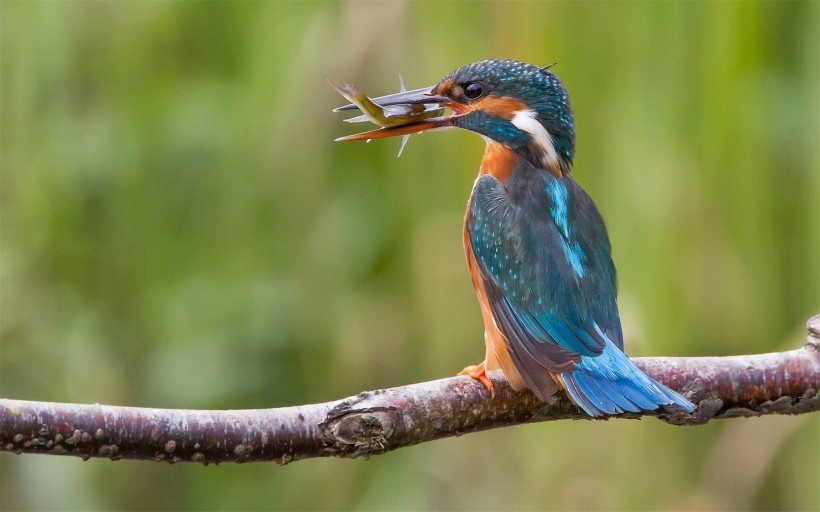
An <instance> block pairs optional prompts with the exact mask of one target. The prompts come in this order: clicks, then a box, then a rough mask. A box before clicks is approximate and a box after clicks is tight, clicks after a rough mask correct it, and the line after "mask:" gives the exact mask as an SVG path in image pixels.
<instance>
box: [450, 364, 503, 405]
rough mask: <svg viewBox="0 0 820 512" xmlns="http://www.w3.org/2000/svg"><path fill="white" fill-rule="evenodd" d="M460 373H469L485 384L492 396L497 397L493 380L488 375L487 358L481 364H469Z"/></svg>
mask: <svg viewBox="0 0 820 512" xmlns="http://www.w3.org/2000/svg"><path fill="white" fill-rule="evenodd" d="M458 374H459V375H468V376H470V377H472V378H474V379H475V380H477V381H479V382H481V383H482V384H484V387H485V388H487V391H489V392H490V397H492V398H495V389H493V383H492V381H491V380H490V379H489V378H488V377H487V360H486V359H485V360H484V361H481V362H480V363H479V364H476V365H473V366H468V367H467V368H464V369H463V370H461V371H460V372H459V373H458Z"/></svg>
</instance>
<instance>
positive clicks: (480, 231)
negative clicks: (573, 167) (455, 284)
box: [467, 173, 623, 389]
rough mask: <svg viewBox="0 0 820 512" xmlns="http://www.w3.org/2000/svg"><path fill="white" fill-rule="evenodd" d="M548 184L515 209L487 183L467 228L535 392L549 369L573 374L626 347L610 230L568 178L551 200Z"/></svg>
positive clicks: (515, 355) (500, 320) (498, 187)
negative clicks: (586, 360) (611, 347)
mask: <svg viewBox="0 0 820 512" xmlns="http://www.w3.org/2000/svg"><path fill="white" fill-rule="evenodd" d="M541 174H543V175H544V178H543V180H544V181H543V184H542V183H536V184H535V185H534V186H533V187H534V188H533V190H529V191H524V193H523V194H521V197H516V200H515V201H514V200H513V199H512V198H511V197H510V196H509V194H508V192H507V190H506V189H505V187H504V185H502V184H501V183H500V182H499V181H498V180H497V179H496V178H495V177H493V176H491V175H484V176H482V177H480V178H479V179H478V180H477V181H476V185H475V188H474V189H473V196H472V199H471V202H470V207H469V216H468V219H467V227H468V232H469V236H470V248H471V250H472V251H473V254H474V255H475V259H476V262H477V266H478V269H479V272H480V274H481V278H482V280H483V282H484V285H485V288H486V290H487V297H488V300H489V302H490V308H491V310H492V312H493V315H494V317H495V321H496V324H497V325H498V327H499V329H500V330H501V332H502V333H503V334H504V335H505V337H506V338H507V340H508V348H509V351H510V356H511V357H512V359H513V361H514V363H515V365H516V367H517V368H518V370H519V371H520V372H521V374H522V377H523V378H524V381H525V382H526V383H527V385H528V387H530V388H531V389H533V386H532V385H531V384H533V383H534V382H535V380H537V378H535V377H532V376H533V375H535V374H537V373H541V374H543V373H544V369H547V370H550V371H552V372H555V373H563V372H569V371H572V370H573V369H574V368H575V364H576V363H578V362H579V361H580V356H581V355H584V356H595V355H598V354H600V353H601V352H602V351H603V349H604V346H605V344H606V340H607V339H609V340H610V341H612V343H614V344H616V345H618V346H619V348H620V347H622V343H623V342H622V336H621V328H620V321H619V319H618V311H617V305H616V299H615V288H616V284H615V270H614V266H613V265H612V260H611V257H610V248H609V242H608V239H607V237H606V231H605V228H604V224H603V220H602V219H601V217H600V215H599V214H598V211H597V209H595V207H594V204H592V201H591V200H590V199H589V197H588V196H587V195H586V193H585V192H584V191H583V190H582V189H581V188H580V187H579V186H578V185H577V184H575V182H574V181H572V179H571V178H570V177H565V178H563V179H562V180H560V183H558V185H560V186H562V187H563V189H557V192H555V193H553V192H554V191H552V190H551V189H550V187H556V186H557V185H555V184H552V182H550V181H549V180H555V178H553V177H551V176H548V173H541ZM582 224H583V225H582Z"/></svg>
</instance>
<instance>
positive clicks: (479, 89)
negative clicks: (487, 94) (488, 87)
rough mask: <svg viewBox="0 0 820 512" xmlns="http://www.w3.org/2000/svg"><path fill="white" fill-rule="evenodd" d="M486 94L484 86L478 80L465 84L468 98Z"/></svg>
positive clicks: (471, 98)
mask: <svg viewBox="0 0 820 512" xmlns="http://www.w3.org/2000/svg"><path fill="white" fill-rule="evenodd" d="M482 94H484V86H483V85H481V84H480V83H478V82H472V83H469V84H467V85H465V86H464V96H466V97H467V99H468V100H474V99H476V98H479V97H480V96H481V95H482Z"/></svg>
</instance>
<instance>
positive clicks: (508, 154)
mask: <svg viewBox="0 0 820 512" xmlns="http://www.w3.org/2000/svg"><path fill="white" fill-rule="evenodd" d="M520 158H521V157H519V156H518V155H517V154H516V153H515V151H513V150H512V149H510V148H508V147H507V146H504V145H503V144H499V143H497V142H490V143H489V144H487V150H486V151H485V152H484V159H483V160H482V161H481V167H480V169H479V176H482V175H484V174H489V175H491V176H494V177H495V179H497V180H498V181H500V182H501V183H504V182H505V181H507V179H508V178H509V177H510V175H511V174H512V173H513V171H515V170H516V168H518V165H519V163H520Z"/></svg>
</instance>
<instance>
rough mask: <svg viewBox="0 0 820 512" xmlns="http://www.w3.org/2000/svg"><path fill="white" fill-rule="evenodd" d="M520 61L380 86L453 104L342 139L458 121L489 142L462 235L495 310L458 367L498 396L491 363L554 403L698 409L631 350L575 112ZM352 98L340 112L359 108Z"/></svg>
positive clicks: (422, 101)
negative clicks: (470, 358)
mask: <svg viewBox="0 0 820 512" xmlns="http://www.w3.org/2000/svg"><path fill="white" fill-rule="evenodd" d="M550 68H551V66H546V67H542V66H537V65H533V64H527V63H524V62H520V61H516V60H508V59H496V60H484V61H479V62H474V63H472V64H468V65H466V66H463V67H460V68H458V69H456V70H454V71H452V72H451V73H449V74H447V75H446V76H445V77H444V78H442V79H441V80H440V81H439V82H438V83H437V84H436V85H434V86H432V87H425V88H421V89H416V90H413V91H403V92H400V93H397V94H392V95H388V96H382V97H380V98H374V99H373V100H372V101H373V102H374V103H375V104H376V105H378V106H380V107H385V106H389V105H415V106H419V105H424V106H425V108H426V109H429V110H433V108H434V107H445V108H448V109H450V110H451V112H452V114H450V115H442V116H437V117H433V118H426V119H423V120H410V122H408V123H406V124H399V125H394V126H383V127H381V128H379V129H375V130H372V131H369V132H364V133H359V134H355V135H349V136H346V137H341V138H339V139H337V140H370V139H376V138H384V137H392V136H398V135H402V136H406V135H410V134H414V133H420V132H425V131H432V130H439V129H444V128H460V129H463V130H468V131H471V132H474V133H476V134H478V135H480V136H481V137H482V138H484V140H485V141H486V149H485V151H484V157H483V159H482V161H481V165H480V167H479V171H478V177H477V178H476V180H475V183H474V185H473V189H472V193H471V194H470V198H469V201H468V203H467V211H466V213H465V216H464V229H463V241H464V251H465V255H466V258H467V265H468V268H469V271H470V276H471V279H472V284H473V286H474V288H475V291H476V295H477V297H478V301H479V304H480V307H481V313H482V317H483V322H484V331H485V334H484V338H485V358H484V360H483V361H482V362H481V363H479V364H477V365H473V366H468V367H467V368H465V369H464V370H463V371H462V372H461V373H460V375H468V376H470V377H472V378H474V379H477V380H479V381H481V382H482V383H483V384H484V386H485V387H486V388H487V390H488V391H489V392H490V394H491V396H493V397H494V387H493V383H492V381H491V380H490V379H489V378H488V377H487V372H488V371H490V370H495V369H501V371H502V372H503V374H504V376H505V378H506V379H507V381H508V382H509V384H510V385H511V387H512V388H513V389H515V390H523V389H524V388H527V389H529V390H530V391H532V392H533V393H534V394H535V395H536V396H537V397H538V398H539V399H541V400H543V401H547V402H554V401H555V400H556V398H555V395H556V393H557V391H558V390H559V389H563V390H564V391H565V393H566V395H567V396H568V397H569V399H570V400H571V401H572V402H573V403H574V404H575V405H577V406H578V407H579V408H580V409H582V410H583V411H584V412H585V413H586V414H588V415H589V416H592V417H599V416H606V415H615V414H622V413H639V412H641V411H654V410H657V409H659V408H661V407H664V406H670V407H672V408H676V409H680V410H683V411H685V412H687V413H691V412H693V411H694V409H695V406H694V405H693V404H692V403H691V402H690V401H689V400H688V399H687V398H685V397H684V396H682V395H681V394H679V393H677V392H676V391H673V390H672V389H670V388H668V387H667V386H665V385H663V384H661V383H659V382H657V381H656V380H654V379H652V378H651V377H649V376H648V375H646V374H645V373H643V372H642V371H641V370H640V369H638V368H637V367H636V366H635V365H634V364H633V363H632V361H631V360H630V359H629V358H628V357H627V356H626V354H625V353H624V346H623V332H622V328H621V320H620V315H619V311H618V304H617V279H616V271H615V265H614V263H613V260H612V255H611V245H610V241H609V237H608V234H607V230H606V226H605V224H604V220H603V218H602V216H601V213H600V212H599V210H598V208H597V207H596V206H595V203H594V202H593V201H592V199H591V198H590V196H589V194H587V192H586V191H585V190H584V189H583V188H581V186H580V185H579V184H578V183H577V182H576V181H575V180H574V179H573V177H572V174H571V172H570V171H571V170H572V165H573V157H574V155H575V121H574V115H573V111H572V108H571V107H570V102H569V97H568V93H567V89H566V87H565V86H564V84H563V83H562V81H561V80H560V79H559V78H558V76H557V75H556V74H554V73H553V72H552V71H551V70H550ZM354 108H356V107H355V106H354V105H345V106H343V107H339V108H337V109H335V110H337V111H338V110H352V109H354Z"/></svg>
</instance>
